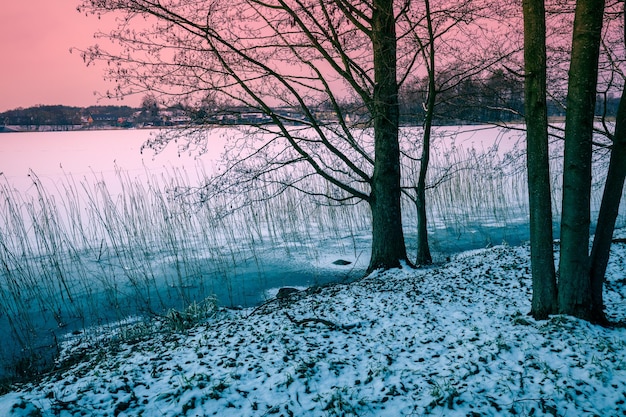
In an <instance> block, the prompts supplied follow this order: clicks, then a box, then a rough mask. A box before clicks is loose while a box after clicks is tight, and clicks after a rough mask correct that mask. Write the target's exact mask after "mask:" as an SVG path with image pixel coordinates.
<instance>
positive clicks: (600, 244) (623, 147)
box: [591, 92, 626, 323]
mask: <svg viewBox="0 0 626 417" xmlns="http://www.w3.org/2000/svg"><path fill="white" fill-rule="evenodd" d="M625 124H626V98H625V97H624V93H623V92H622V98H621V100H620V103H619V108H618V110H617V120H616V121H615V137H614V138H613V148H612V149H611V160H610V162H609V171H608V173H607V176H606V183H605V184H604V192H603V195H602V203H601V205H600V213H598V224H597V227H596V234H595V236H594V238H593V247H592V249H591V320H592V321H594V322H598V323H605V322H606V316H605V314H604V301H603V297H602V291H603V289H604V276H605V274H606V266H607V264H608V262H609V252H610V249H611V241H612V239H613V231H614V229H615V219H616V218H617V215H618V212H619V205H620V201H621V199H622V192H623V189H624V179H625V178H626V126H625Z"/></svg>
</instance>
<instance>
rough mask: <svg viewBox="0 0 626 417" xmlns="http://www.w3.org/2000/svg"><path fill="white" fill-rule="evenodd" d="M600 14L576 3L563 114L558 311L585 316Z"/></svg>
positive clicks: (591, 4) (589, 1)
mask: <svg viewBox="0 0 626 417" xmlns="http://www.w3.org/2000/svg"><path fill="white" fill-rule="evenodd" d="M603 15H604V0H578V1H577V3H576V12H575V17H574V35H573V39H572V56H571V62H570V69H569V85H568V92H567V113H566V119H565V153H564V160H563V163H564V166H563V209H562V215H561V259H560V263H559V281H558V300H559V312H560V313H563V314H569V315H572V316H576V317H580V318H584V319H589V318H590V315H591V291H590V266H591V265H590V256H589V224H590V195H591V152H592V137H593V121H594V110H595V102H596V84H597V77H598V59H599V50H600V36H601V31H602V17H603Z"/></svg>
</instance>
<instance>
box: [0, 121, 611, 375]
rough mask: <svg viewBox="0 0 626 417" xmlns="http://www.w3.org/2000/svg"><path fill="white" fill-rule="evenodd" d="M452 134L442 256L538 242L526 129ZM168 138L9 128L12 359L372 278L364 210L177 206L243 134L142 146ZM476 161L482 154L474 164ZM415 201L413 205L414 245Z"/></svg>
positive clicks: (3, 153)
mask: <svg viewBox="0 0 626 417" xmlns="http://www.w3.org/2000/svg"><path fill="white" fill-rule="evenodd" d="M442 130H445V131H446V132H448V133H449V134H442V135H440V136H439V138H440V139H439V142H437V141H435V145H436V149H435V151H434V157H435V158H434V162H433V163H432V166H433V168H432V175H433V176H436V175H439V174H438V173H446V172H448V171H446V167H447V166H448V165H450V164H459V165H458V166H459V169H458V175H457V177H455V178H453V179H451V180H448V181H445V182H443V183H442V185H441V186H439V187H437V188H435V189H433V190H430V191H429V193H430V194H429V201H431V202H432V203H431V206H430V207H429V217H430V218H429V233H430V242H431V249H432V251H433V253H434V256H435V259H436V260H443V259H445V258H446V257H447V256H449V255H450V254H452V253H455V252H458V251H461V250H467V249H474V248H482V247H486V246H491V245H496V244H501V243H503V242H506V243H509V244H512V245H515V244H518V243H520V242H522V241H524V240H526V239H527V234H528V232H527V209H526V202H525V192H526V191H525V190H526V189H525V178H524V176H525V173H524V171H523V169H522V168H521V167H523V164H524V161H523V159H520V158H519V155H520V151H519V143H518V140H519V133H517V132H514V131H511V132H508V131H503V130H501V129H496V128H481V127H465V128H461V127H451V128H446V129H442ZM155 133H156V132H155V131H150V130H109V131H79V132H46V133H39V132H38V133H9V134H2V135H0V170H1V172H2V173H1V175H0V197H1V198H2V203H0V237H1V238H2V240H1V241H0V243H1V244H2V246H1V247H0V260H2V262H3V265H4V267H3V269H2V272H0V274H1V275H0V291H1V292H0V297H1V298H2V299H1V300H0V331H2V334H3V335H10V336H9V337H5V338H3V340H2V342H0V354H1V356H2V357H3V358H14V357H16V356H19V352H18V351H19V350H23V351H24V352H25V353H28V354H37V353H38V352H40V351H46V350H47V349H48V348H49V347H50V346H53V345H54V340H55V339H56V338H57V337H59V336H60V335H62V334H64V333H66V332H68V331H75V330H80V329H81V328H83V327H85V326H90V325H94V324H100V323H105V322H108V321H112V320H119V319H122V318H124V317H127V316H129V315H133V314H165V312H166V311H167V310H168V309H171V308H175V309H181V308H183V307H184V306H185V305H186V304H188V303H190V302H193V301H198V300H202V299H204V298H206V297H209V296H212V295H215V296H216V297H217V299H218V302H219V304H220V305H224V306H229V307H236V306H243V307H246V306H252V305H256V304H259V303H261V302H263V301H264V300H265V299H266V298H267V297H268V296H270V295H271V291H272V290H275V289H276V288H279V287H283V286H299V287H308V286H312V285H320V284H325V283H328V282H337V281H343V280H350V279H355V278H358V277H360V276H362V274H363V272H364V270H365V268H366V266H367V264H368V260H369V246H370V236H369V227H368V222H369V219H368V217H367V209H366V208H364V207H362V205H361V206H356V207H342V208H337V209H331V208H329V207H324V206H317V205H314V204H310V203H308V202H307V201H306V199H303V198H301V197H300V196H297V195H295V194H293V193H292V194H287V195H281V196H280V198H279V199H277V203H274V202H272V201H270V202H267V203H264V204H259V205H251V206H250V207H248V208H246V209H242V210H240V211H238V212H237V213H236V214H234V215H233V216H232V217H228V216H217V215H216V214H215V212H216V211H217V208H216V206H215V204H217V203H215V202H213V201H209V202H208V203H207V206H206V207H209V208H206V207H198V206H196V207H190V206H179V205H176V204H177V203H176V202H175V201H173V200H172V199H171V195H170V194H168V192H169V191H171V190H172V189H174V188H176V187H177V186H180V185H181V184H183V185H184V186H186V187H189V186H190V187H195V186H198V185H201V184H202V181H203V180H204V179H206V178H207V176H211V173H212V172H213V171H214V170H217V169H219V160H220V157H221V153H222V151H223V149H224V143H225V141H226V140H227V138H228V137H230V136H231V135H233V134H234V135H236V133H234V131H232V129H230V128H229V129H223V128H222V129H215V130H214V131H213V132H211V133H210V135H209V141H208V146H207V149H206V152H205V153H203V154H202V155H198V152H197V151H196V150H194V149H192V150H187V149H184V150H182V151H181V149H182V148H181V147H180V146H182V144H177V143H171V144H170V145H169V146H168V147H167V148H166V149H165V150H164V151H163V152H161V153H159V154H157V155H155V154H154V152H153V151H151V150H144V151H143V152H142V151H141V149H142V144H143V143H144V142H145V141H146V140H147V139H149V138H150V137H152V136H151V135H154V134H155ZM407 137H410V135H407ZM436 137H437V136H436ZM447 138H448V139H447ZM450 138H451V139H450ZM464 159H467V160H469V161H474V162H473V163H472V164H467V165H463V164H462V162H463V161H461V160H464ZM556 164H557V166H558V162H557V163H556ZM471 167H473V168H472V169H475V170H476V171H474V172H472V171H471V170H470V168H471ZM440 175H442V176H443V175H444V174H440ZM433 181H437V178H436V177H434V178H433ZM555 188H557V189H558V179H557V180H555ZM176 189H177V188H176ZM598 193H599V190H596V194H598ZM557 198H558V197H557ZM594 201H595V202H597V201H598V197H596V198H595V200H594ZM555 203H558V201H556V202H555ZM212 204H213V205H212ZM220 204H222V206H226V207H227V204H224V202H223V201H222V202H221V203H220ZM222 206H221V207H222ZM555 206H558V204H555ZM412 210H414V209H413V208H412V206H411V204H410V203H407V204H406V205H405V209H404V217H405V227H406V239H407V246H408V248H409V252H410V256H413V254H414V252H415V221H414V215H413V211H412ZM555 210H556V211H558V208H555ZM620 222H622V224H623V218H622V219H620ZM38 234H39V236H40V237H37V236H38ZM336 260H345V261H348V262H349V264H347V265H336V264H334V263H333V262H334V261H336ZM268 294H269V295H268ZM16 347H17V348H16ZM1 365H3V364H0V367H1ZM0 374H1V372H0Z"/></svg>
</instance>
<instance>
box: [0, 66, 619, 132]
mask: <svg viewBox="0 0 626 417" xmlns="http://www.w3.org/2000/svg"><path fill="white" fill-rule="evenodd" d="M420 85H421V83H419V82H418V83H415V84H414V85H413V87H412V88H411V89H405V90H403V91H402V92H401V99H400V106H401V109H400V111H401V115H402V117H401V119H402V123H403V124H405V125H421V124H422V123H423V120H424V116H425V111H424V105H423V103H424V102H425V101H426V91H425V89H424V88H420ZM523 97H524V94H523V86H522V84H521V83H519V82H517V81H516V80H514V79H512V78H511V77H507V76H504V75H503V74H502V73H500V76H492V77H491V78H489V79H488V80H487V81H485V80H480V81H476V80H473V79H471V78H468V79H465V80H463V81H462V82H459V83H456V84H455V85H453V86H452V87H448V88H442V89H441V91H439V92H438V93H437V103H438V104H437V108H436V114H435V120H434V121H435V123H436V124H438V125H457V124H478V123H510V122H521V121H523V114H524V101H523ZM144 102H151V105H150V106H143V107H138V108H133V107H129V106H90V107H72V106H63V105H54V106H46V105H40V106H35V107H29V108H17V109H14V110H9V111H5V112H3V113H0V131H14V130H42V129H43V128H44V127H45V128H47V129H53V130H76V129H97V128H111V127H117V128H133V127H147V126H148V127H149V126H172V125H185V124H207V123H208V124H254V123H269V122H271V120H270V119H269V117H267V116H266V115H264V114H262V113H261V112H259V111H258V110H257V109H254V108H244V107H240V106H239V107H238V106H227V105H222V106H219V107H218V106H215V105H213V106H211V107H210V108H203V109H187V108H185V107H184V106H182V105H177V106H174V107H168V108H161V107H157V106H156V105H155V103H154V102H152V101H150V100H148V101H146V100H144ZM618 105H619V97H613V96H598V100H597V108H596V114H598V115H600V116H605V117H608V118H612V117H615V115H616V113H617V107H618ZM341 109H342V112H343V114H344V118H347V119H349V120H352V121H355V122H357V123H367V120H366V119H365V117H366V114H367V113H366V112H364V111H362V109H363V107H362V106H361V105H359V104H358V103H343V104H341ZM275 112H276V113H277V114H280V115H281V116H284V117H289V118H290V119H291V120H293V121H294V122H295V123H297V122H298V120H303V121H304V120H305V117H304V115H303V114H301V113H299V111H298V109H289V108H281V109H276V111H275ZM548 113H549V114H548V115H549V117H552V118H561V117H564V116H565V108H564V106H563V105H562V104H561V103H559V102H556V101H550V102H549V107H548ZM314 115H315V117H318V118H319V119H323V120H327V121H329V122H333V121H336V120H337V117H336V112H335V111H334V110H333V109H332V108H328V107H326V106H323V105H322V106H320V107H319V108H317V111H316V112H314ZM346 116H348V117H346Z"/></svg>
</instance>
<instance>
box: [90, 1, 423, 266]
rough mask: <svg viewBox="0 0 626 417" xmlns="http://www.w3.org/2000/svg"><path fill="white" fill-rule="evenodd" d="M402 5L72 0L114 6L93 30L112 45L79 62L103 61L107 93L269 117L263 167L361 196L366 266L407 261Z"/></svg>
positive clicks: (408, 65) (410, 60)
mask: <svg viewBox="0 0 626 417" xmlns="http://www.w3.org/2000/svg"><path fill="white" fill-rule="evenodd" d="M410 5H411V3H409V2H406V3H405V2H394V1H392V0H369V1H365V0H359V1H346V0H334V1H323V0H293V1H286V0H267V1H263V0H234V1H230V2H222V1H217V0H212V1H203V2H195V1H185V0H184V1H178V0H165V1H156V0H98V1H96V0H84V1H83V3H82V6H81V10H83V11H85V12H87V13H106V12H117V13H121V16H122V17H121V20H120V25H119V27H118V28H117V29H115V30H112V31H111V32H109V33H103V34H100V35H99V36H101V37H104V38H107V39H109V40H111V41H113V43H115V44H117V45H118V47H119V49H118V50H117V51H115V52H113V53H111V52H107V51H106V50H104V49H102V48H100V47H98V46H94V47H92V48H90V49H89V50H87V51H84V52H83V53H84V57H85V60H87V61H88V62H91V61H93V60H102V61H105V62H107V63H108V64H109V66H108V67H107V68H108V71H109V72H108V75H109V76H110V77H111V78H113V79H115V80H116V81H117V82H118V85H119V87H118V90H117V91H116V94H121V95H124V94H130V93H135V92H145V91H150V92H153V93H155V94H159V95H166V96H170V97H174V98H175V99H176V101H181V97H185V102H186V103H189V104H192V103H193V102H194V100H195V101H196V102H199V101H200V100H201V98H202V97H206V96H207V93H209V92H211V93H213V94H215V95H219V96H221V97H225V98H227V99H228V100H230V101H232V102H234V103H237V104H238V105H239V106H241V107H244V108H247V109H255V111H258V112H261V113H262V114H264V115H265V117H266V119H267V121H268V122H270V123H271V125H272V127H271V128H270V127H267V126H264V127H263V128H264V132H265V133H266V134H271V138H269V139H267V141H266V143H265V144H264V145H262V146H263V147H264V149H265V150H266V151H268V152H267V153H266V154H267V155H272V153H273V156H271V158H272V159H271V160H270V161H269V162H270V166H271V167H272V169H273V168H276V169H278V168H282V167H286V166H293V165H303V164H304V165H306V166H308V167H309V169H311V170H312V171H313V172H315V174H316V175H318V176H321V177H322V178H323V179H324V180H326V181H327V182H328V184H330V188H331V191H329V192H328V193H327V197H330V198H333V199H335V200H337V201H350V200H355V199H356V200H362V201H365V202H367V204H368V205H369V207H370V209H371V214H372V256H371V260H370V265H369V268H368V271H372V270H374V269H378V268H392V267H398V266H400V265H401V262H402V261H407V256H406V248H405V243H404V236H403V230H402V220H401V208H400V195H401V189H400V163H399V158H400V148H399V142H398V135H399V133H398V132H399V108H398V89H399V87H400V85H401V83H402V82H403V80H405V79H406V76H407V74H408V73H410V72H411V71H412V70H413V69H414V66H415V62H416V59H415V54H416V53H417V52H415V51H414V50H413V49H412V48H410V47H409V46H408V43H406V42H404V43H403V42H401V40H403V39H405V38H406V34H407V33H409V32H410V30H411V28H410V27H408V26H407V25H408V23H406V22H409V19H406V18H405V17H406V15H407V14H408V13H409V10H410ZM398 68H402V72H401V73H399V72H398ZM346 96H348V97H354V98H356V99H358V100H359V101H361V102H362V103H363V106H364V110H365V116H361V117H359V120H358V124H355V123H353V122H352V121H351V120H352V118H350V117H349V116H350V115H349V114H346V112H345V111H344V109H342V107H341V106H340V104H339V103H340V101H341V99H342V98H343V97H346ZM320 106H326V107H327V108H329V109H331V110H332V111H333V112H334V113H335V114H336V118H335V119H334V120H333V121H332V123H329V122H328V121H327V120H324V119H323V118H321V117H319V116H318V114H317V112H316V109H317V108H319V107H320ZM357 127H358V128H357ZM368 135H370V136H373V146H372V148H369V147H368V141H367V140H366V138H367V136H368ZM265 137H268V136H267V135H266V136H265ZM270 149H271V150H272V152H269V150H270ZM407 262H408V261H407Z"/></svg>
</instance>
